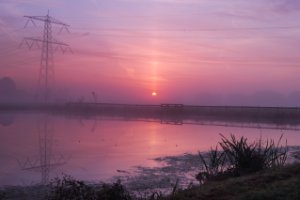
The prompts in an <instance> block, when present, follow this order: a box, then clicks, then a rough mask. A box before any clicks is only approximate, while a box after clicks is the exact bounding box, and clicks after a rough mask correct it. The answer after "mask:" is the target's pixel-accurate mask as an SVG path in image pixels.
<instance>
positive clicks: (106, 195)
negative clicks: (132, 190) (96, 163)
mask: <svg viewBox="0 0 300 200" xmlns="http://www.w3.org/2000/svg"><path fill="white" fill-rule="evenodd" d="M96 196H97V199H99V200H100V199H101V200H115V199H118V200H131V199H132V198H131V196H130V194H129V192H128V191H127V190H126V188H125V187H124V186H123V185H122V184H121V182H120V181H118V182H116V183H113V184H103V185H102V186H101V188H100V190H97V193H96Z"/></svg>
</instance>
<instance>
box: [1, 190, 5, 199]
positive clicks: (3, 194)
mask: <svg viewBox="0 0 300 200" xmlns="http://www.w3.org/2000/svg"><path fill="white" fill-rule="evenodd" d="M5 196H6V194H5V192H4V191H0V200H2V199H3V200H4V199H5Z"/></svg>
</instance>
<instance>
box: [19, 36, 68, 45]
mask: <svg viewBox="0 0 300 200" xmlns="http://www.w3.org/2000/svg"><path fill="white" fill-rule="evenodd" d="M24 39H25V41H35V42H46V41H44V40H43V39H40V38H32V37H25V38H24ZM47 42H48V43H51V44H56V45H62V46H69V45H68V44H66V43H63V42H60V41H57V40H54V39H52V40H51V41H47Z"/></svg>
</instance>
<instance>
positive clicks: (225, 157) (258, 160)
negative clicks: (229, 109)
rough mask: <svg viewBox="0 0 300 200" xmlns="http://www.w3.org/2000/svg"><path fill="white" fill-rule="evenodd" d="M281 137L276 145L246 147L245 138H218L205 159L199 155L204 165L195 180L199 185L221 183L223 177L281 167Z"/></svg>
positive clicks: (283, 149)
mask: <svg viewBox="0 0 300 200" xmlns="http://www.w3.org/2000/svg"><path fill="white" fill-rule="evenodd" d="M281 140H282V135H281V137H280V138H279V140H278V142H277V143H275V141H274V140H266V141H264V142H263V141H262V139H261V138H260V139H259V140H258V141H255V142H252V143H249V142H248V140H247V138H245V137H241V138H240V139H237V138H236V137H235V136H234V135H230V137H229V138H226V137H225V136H223V135H222V134H221V142H219V145H220V146H221V148H222V150H221V151H218V147H217V146H216V148H215V149H211V151H210V152H209V153H208V157H207V158H206V159H205V158H204V156H203V155H202V154H200V153H199V156H200V159H201V161H202V163H203V165H204V167H205V168H204V171H202V172H200V173H199V174H198V175H197V176H196V178H197V180H199V182H200V183H204V182H205V181H206V180H212V179H224V178H226V177H237V176H242V175H246V174H250V173H254V172H258V171H261V170H265V169H271V168H277V167H282V166H284V164H285V162H286V159H287V151H288V148H287V142H286V144H285V146H283V145H281Z"/></svg>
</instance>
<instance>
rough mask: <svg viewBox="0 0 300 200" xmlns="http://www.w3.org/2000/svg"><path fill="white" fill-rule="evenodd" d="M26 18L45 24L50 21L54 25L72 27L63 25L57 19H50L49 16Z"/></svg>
mask: <svg viewBox="0 0 300 200" xmlns="http://www.w3.org/2000/svg"><path fill="white" fill-rule="evenodd" d="M24 17H26V18H28V19H30V20H38V21H43V22H45V21H48V22H50V23H52V24H58V25H62V26H66V27H68V26H70V25H68V24H66V23H63V22H61V21H59V20H57V19H55V18H54V17H50V16H48V15H46V16H24Z"/></svg>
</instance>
